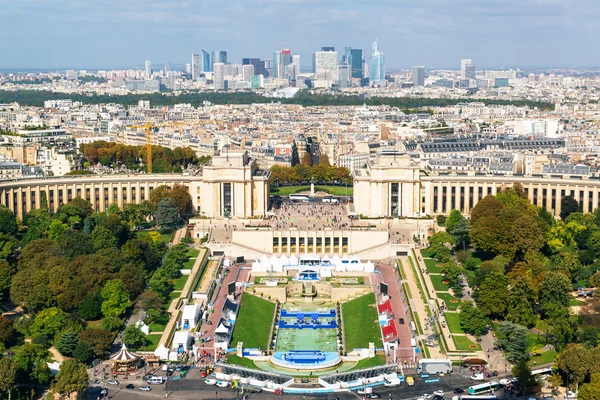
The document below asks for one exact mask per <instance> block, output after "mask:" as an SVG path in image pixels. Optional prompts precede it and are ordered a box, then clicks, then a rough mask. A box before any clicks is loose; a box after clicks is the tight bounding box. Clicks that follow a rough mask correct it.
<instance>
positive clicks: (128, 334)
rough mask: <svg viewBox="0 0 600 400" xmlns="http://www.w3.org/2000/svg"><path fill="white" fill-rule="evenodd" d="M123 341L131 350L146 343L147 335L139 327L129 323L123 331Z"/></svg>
mask: <svg viewBox="0 0 600 400" xmlns="http://www.w3.org/2000/svg"><path fill="white" fill-rule="evenodd" d="M123 343H125V344H126V345H127V346H129V348H131V349H132V350H137V349H139V348H140V347H143V346H145V345H147V344H148V337H147V336H146V334H145V333H144V332H142V330H141V329H140V328H139V327H137V326H135V325H129V326H128V327H127V328H125V331H124V332H123Z"/></svg>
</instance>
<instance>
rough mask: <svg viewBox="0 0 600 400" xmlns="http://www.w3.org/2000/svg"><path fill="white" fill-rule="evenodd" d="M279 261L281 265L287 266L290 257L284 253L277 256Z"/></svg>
mask: <svg viewBox="0 0 600 400" xmlns="http://www.w3.org/2000/svg"><path fill="white" fill-rule="evenodd" d="M279 262H280V263H281V265H283V266H284V267H287V266H288V263H289V262H290V259H289V258H287V256H286V255H285V254H282V255H281V257H279Z"/></svg>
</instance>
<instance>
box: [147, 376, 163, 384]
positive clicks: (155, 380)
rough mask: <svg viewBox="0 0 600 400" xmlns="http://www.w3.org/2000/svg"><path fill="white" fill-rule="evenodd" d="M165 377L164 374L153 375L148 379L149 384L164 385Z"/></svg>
mask: <svg viewBox="0 0 600 400" xmlns="http://www.w3.org/2000/svg"><path fill="white" fill-rule="evenodd" d="M165 380H166V379H165V377H164V376H153V377H152V378H150V379H148V384H149V385H162V384H163V383H164V382H165Z"/></svg>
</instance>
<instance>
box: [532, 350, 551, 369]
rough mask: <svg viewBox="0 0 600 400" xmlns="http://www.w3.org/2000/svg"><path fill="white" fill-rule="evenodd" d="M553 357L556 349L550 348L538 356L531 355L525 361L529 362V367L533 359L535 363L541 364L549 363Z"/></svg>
mask: <svg viewBox="0 0 600 400" xmlns="http://www.w3.org/2000/svg"><path fill="white" fill-rule="evenodd" d="M555 359H556V350H554V349H552V350H549V351H546V352H544V353H542V354H540V355H539V356H535V357H531V358H530V359H529V361H528V362H527V363H528V364H529V366H530V367H533V366H534V361H535V365H542V364H549V363H551V362H554V360H555Z"/></svg>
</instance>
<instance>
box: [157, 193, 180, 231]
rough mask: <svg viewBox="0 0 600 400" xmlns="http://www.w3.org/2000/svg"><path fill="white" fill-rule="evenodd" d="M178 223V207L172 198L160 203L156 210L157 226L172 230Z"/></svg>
mask: <svg viewBox="0 0 600 400" xmlns="http://www.w3.org/2000/svg"><path fill="white" fill-rule="evenodd" d="M176 222H177V206H176V205H175V202H174V201H173V199H172V198H170V197H167V198H164V199H162V200H161V201H160V203H158V208H157V210H156V224H157V225H158V226H161V227H163V228H170V227H172V226H173V225H175V223H176Z"/></svg>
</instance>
